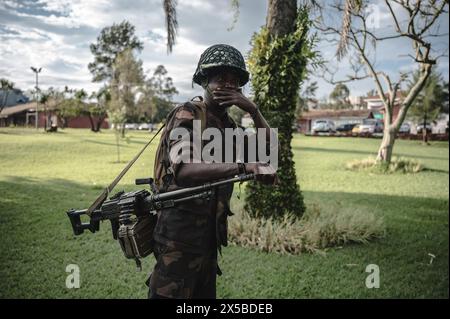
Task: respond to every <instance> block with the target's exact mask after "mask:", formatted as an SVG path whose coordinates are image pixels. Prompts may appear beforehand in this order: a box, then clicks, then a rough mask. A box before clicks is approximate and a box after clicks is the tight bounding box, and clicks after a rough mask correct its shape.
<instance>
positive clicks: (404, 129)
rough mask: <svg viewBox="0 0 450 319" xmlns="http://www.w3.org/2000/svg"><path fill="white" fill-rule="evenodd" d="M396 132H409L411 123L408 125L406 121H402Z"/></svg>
mask: <svg viewBox="0 0 450 319" xmlns="http://www.w3.org/2000/svg"><path fill="white" fill-rule="evenodd" d="M398 132H399V133H403V134H409V133H410V132H411V125H409V124H408V123H403V124H402V126H400V129H399V130H398Z"/></svg>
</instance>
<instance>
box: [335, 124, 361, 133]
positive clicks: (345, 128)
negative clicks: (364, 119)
mask: <svg viewBox="0 0 450 319" xmlns="http://www.w3.org/2000/svg"><path fill="white" fill-rule="evenodd" d="M355 126H356V124H348V123H347V124H342V125H339V126H338V127H337V128H336V131H337V132H340V133H351V132H352V130H353V128H354V127H355Z"/></svg>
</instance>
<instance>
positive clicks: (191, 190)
mask: <svg viewBox="0 0 450 319" xmlns="http://www.w3.org/2000/svg"><path fill="white" fill-rule="evenodd" d="M254 178H255V175H254V174H243V175H238V176H235V177H232V178H228V179H224V180H221V181H217V182H213V183H206V184H203V185H200V186H194V187H188V188H182V189H178V190H174V191H170V192H167V193H162V194H155V195H151V196H149V198H148V199H147V200H148V201H149V202H159V201H165V200H170V199H175V198H178V197H180V196H187V195H192V194H197V193H201V192H205V191H208V190H211V189H213V188H215V187H218V186H222V185H226V184H232V183H236V182H245V181H248V180H251V179H254Z"/></svg>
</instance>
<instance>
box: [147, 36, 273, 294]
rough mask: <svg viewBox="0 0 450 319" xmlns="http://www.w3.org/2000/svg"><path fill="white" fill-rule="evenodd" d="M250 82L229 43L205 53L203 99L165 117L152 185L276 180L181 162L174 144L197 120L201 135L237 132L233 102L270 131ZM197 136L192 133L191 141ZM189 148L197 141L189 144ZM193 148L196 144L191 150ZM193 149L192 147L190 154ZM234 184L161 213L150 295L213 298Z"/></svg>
mask: <svg viewBox="0 0 450 319" xmlns="http://www.w3.org/2000/svg"><path fill="white" fill-rule="evenodd" d="M248 80H249V73H248V72H247V70H246V67H245V62H244V59H243V57H242V54H241V53H240V52H239V51H238V50H237V49H235V48H234V47H232V46H229V45H225V44H217V45H213V46H211V47H209V48H208V49H206V51H205V52H204V53H203V54H202V55H201V57H200V60H199V63H198V66H197V70H196V71H195V74H194V76H193V81H194V82H195V83H197V84H199V85H201V86H202V87H203V89H204V98H201V97H198V98H199V99H197V100H195V98H194V99H192V100H191V101H190V102H187V103H185V104H183V105H179V106H177V107H176V108H175V109H174V110H173V111H172V112H171V113H170V114H169V115H168V117H167V122H166V128H165V130H164V131H163V133H162V135H161V140H160V144H159V146H158V150H157V154H156V158H155V172H154V176H155V180H156V185H157V187H158V189H159V191H160V192H166V191H172V190H176V189H178V188H181V187H187V186H194V185H199V184H203V183H205V182H210V181H216V180H219V179H222V178H228V177H233V176H235V175H238V174H242V173H254V174H255V176H256V179H257V180H260V181H262V182H264V183H269V184H273V183H276V179H277V177H276V173H275V171H274V170H273V169H272V168H271V167H270V166H267V165H263V164H259V163H224V162H222V163H205V162H200V163H183V162H182V163H179V162H178V161H176V157H177V156H178V155H177V151H175V150H179V149H180V147H183V146H186V145H182V143H186V141H185V140H183V139H178V140H171V139H169V136H170V132H171V131H172V130H173V129H175V128H179V127H183V128H186V129H187V130H188V132H190V134H191V135H192V134H193V121H194V120H200V121H201V126H202V130H204V129H205V128H210V127H214V128H218V129H220V130H221V132H223V131H224V129H225V128H236V124H235V123H234V122H233V120H232V119H231V118H230V117H229V115H228V112H227V110H228V108H229V107H231V106H232V105H235V106H236V107H239V108H240V109H242V110H244V111H246V112H248V113H249V114H250V115H251V117H252V119H253V121H254V123H255V126H256V128H265V129H266V131H267V132H268V133H267V134H266V139H267V140H269V136H270V127H269V125H268V124H267V122H266V120H265V119H264V117H263V116H262V114H261V113H260V112H259V110H258V107H257V106H256V105H255V104H254V103H253V102H252V101H251V100H250V99H248V98H247V97H245V96H244V95H243V94H242V93H241V92H242V91H241V89H240V88H241V87H242V86H244V85H245V84H246V83H247V82H248ZM191 137H192V136H191ZM191 144H192V143H191ZM187 147H188V148H191V149H192V145H187ZM193 152H195V150H193ZM232 192H233V185H228V186H225V187H221V188H219V189H216V191H215V193H214V195H213V198H212V199H210V200H204V199H195V200H191V201H189V202H185V203H184V204H180V205H177V206H176V207H174V208H170V209H165V210H164V211H161V212H158V222H157V225H156V227H155V232H154V239H155V250H154V253H155V257H156V260H157V262H156V265H155V267H154V270H153V272H152V274H151V276H150V278H149V279H148V281H147V284H148V285H149V288H150V289H149V298H152V299H158V298H215V297H216V275H217V274H218V275H220V273H221V272H220V269H219V268H218V265H217V251H218V250H219V251H220V248H221V246H226V245H227V217H228V216H230V215H232V213H231V211H230V198H231V195H232Z"/></svg>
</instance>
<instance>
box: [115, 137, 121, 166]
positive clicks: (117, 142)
mask: <svg viewBox="0 0 450 319" xmlns="http://www.w3.org/2000/svg"><path fill="white" fill-rule="evenodd" d="M114 135H116V146H117V163H120V137H119V132H118V131H116V132H115V134H114Z"/></svg>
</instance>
